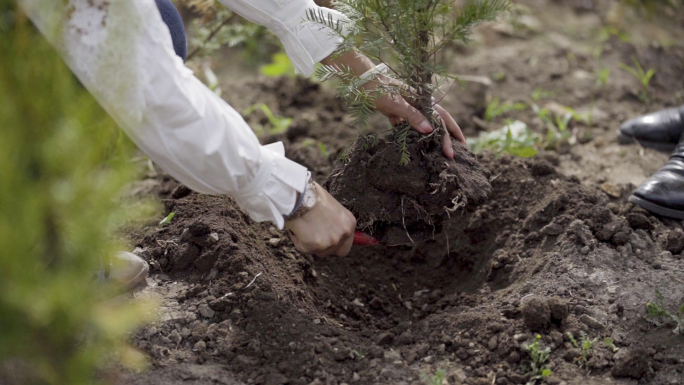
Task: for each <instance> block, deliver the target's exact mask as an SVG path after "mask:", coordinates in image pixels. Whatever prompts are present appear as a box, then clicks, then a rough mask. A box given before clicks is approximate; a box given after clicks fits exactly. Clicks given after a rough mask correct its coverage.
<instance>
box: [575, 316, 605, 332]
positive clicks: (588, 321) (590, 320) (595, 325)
mask: <svg viewBox="0 0 684 385" xmlns="http://www.w3.org/2000/svg"><path fill="white" fill-rule="evenodd" d="M580 321H581V322H582V323H583V324H585V325H587V326H589V327H590V328H592V329H596V330H601V329H603V328H605V327H606V325H604V324H602V323H601V322H600V321H599V320H597V319H596V318H594V317H592V316H590V315H587V314H582V316H581V317H580Z"/></svg>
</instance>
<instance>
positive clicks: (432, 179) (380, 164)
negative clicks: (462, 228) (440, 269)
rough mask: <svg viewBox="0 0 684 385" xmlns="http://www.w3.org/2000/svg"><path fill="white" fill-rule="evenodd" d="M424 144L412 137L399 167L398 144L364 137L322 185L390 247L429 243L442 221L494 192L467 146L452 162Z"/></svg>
mask: <svg viewBox="0 0 684 385" xmlns="http://www.w3.org/2000/svg"><path fill="white" fill-rule="evenodd" d="M374 138H375V140H374ZM421 139H422V138H421V136H420V135H419V134H418V133H411V134H409V136H408V138H407V140H406V145H407V148H408V151H409V152H408V153H409V156H410V161H409V162H408V164H401V162H400V160H401V154H400V149H399V145H398V144H397V143H396V142H395V141H393V140H391V139H389V140H385V139H379V138H377V137H363V138H361V139H359V140H358V141H356V142H355V143H354V145H353V146H352V147H351V148H350V149H348V150H347V152H346V155H347V156H348V158H347V159H343V160H340V161H338V165H337V167H335V168H334V169H333V170H332V173H331V175H330V177H329V178H328V180H327V181H326V183H325V185H324V186H325V187H326V188H327V189H328V191H330V193H331V194H332V195H333V196H334V197H335V198H336V199H337V200H338V201H340V202H342V204H343V205H345V206H346V207H347V208H348V209H349V210H351V212H352V213H353V214H354V215H355V216H356V219H357V227H358V228H359V229H361V230H363V231H365V232H367V233H369V234H371V235H373V236H375V237H376V238H378V239H380V240H381V241H382V242H384V243H386V244H390V245H397V244H403V243H412V242H414V241H416V240H417V239H426V238H431V237H432V236H434V234H435V232H440V231H441V229H442V220H443V218H446V217H450V216H451V215H452V214H453V215H459V214H460V212H461V210H464V209H468V208H472V207H475V206H477V205H478V204H481V203H482V202H484V200H485V199H486V198H487V195H489V192H490V190H491V186H490V185H489V172H488V171H487V170H486V169H485V168H484V167H482V166H481V165H480V164H479V163H478V161H477V159H476V158H475V155H474V154H473V153H472V152H470V150H468V149H467V148H466V147H465V146H463V145H461V144H460V143H455V144H454V154H455V156H454V160H450V159H447V158H446V157H445V156H444V155H443V154H442V150H441V146H440V144H439V143H437V141H434V140H421ZM428 139H430V138H428Z"/></svg>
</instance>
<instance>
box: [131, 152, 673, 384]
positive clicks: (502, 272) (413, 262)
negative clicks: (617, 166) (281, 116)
mask: <svg viewBox="0 0 684 385" xmlns="http://www.w3.org/2000/svg"><path fill="white" fill-rule="evenodd" d="M551 160H552V161H553V157H551ZM480 161H481V163H482V164H483V165H484V167H486V169H487V170H488V171H489V173H491V175H494V176H495V177H494V178H493V181H492V184H491V186H492V191H491V196H490V198H489V199H488V200H487V201H486V202H485V203H484V204H482V205H480V206H478V207H477V208H475V209H474V210H464V211H461V212H459V213H458V215H453V216H452V217H451V218H450V219H449V218H447V220H445V222H444V226H443V227H444V229H443V231H442V232H441V233H438V234H436V235H435V238H434V239H432V240H427V241H425V242H423V243H421V244H420V245H411V246H402V247H386V246H382V245H377V246H367V247H356V248H354V249H353V250H352V252H351V254H350V255H349V256H348V257H345V258H320V259H319V258H315V257H311V256H307V255H303V254H300V253H298V252H297V251H296V250H295V249H294V248H293V246H292V245H291V243H290V241H289V240H288V239H287V237H286V235H284V234H282V233H280V232H278V231H276V230H274V229H273V228H272V227H270V226H268V225H263V224H254V223H251V221H250V220H249V219H248V218H247V216H246V215H244V214H243V213H242V212H240V210H239V209H238V208H237V207H236V205H235V204H234V203H233V202H232V201H231V200H230V199H229V198H222V197H209V196H205V195H200V194H196V193H188V191H187V190H184V189H183V188H182V187H181V188H179V189H177V190H175V192H174V194H172V196H171V197H169V198H168V199H167V200H165V203H166V205H167V209H168V211H174V212H175V213H176V215H175V217H174V222H173V223H172V224H171V225H170V226H167V227H163V228H157V229H156V230H154V231H153V232H151V233H150V234H149V235H148V236H146V237H145V238H144V239H141V240H140V242H139V247H140V249H139V250H138V252H139V253H140V254H141V255H143V256H144V257H146V258H148V259H149V260H150V262H151V264H152V267H153V276H154V277H155V278H156V280H157V282H158V285H159V287H158V288H157V290H160V289H163V290H166V293H167V295H166V297H167V299H169V300H170V303H167V304H166V309H165V313H166V314H167V316H165V317H163V318H162V320H161V321H159V322H157V323H156V324H155V325H153V326H149V327H146V328H144V329H143V330H141V331H140V332H138V333H137V334H136V336H135V337H134V341H135V343H136V345H137V346H138V347H140V348H141V349H143V350H144V351H145V352H147V353H148V354H150V355H151V356H152V357H153V360H154V363H155V369H153V371H152V374H149V377H137V378H138V379H137V380H131V381H133V382H135V381H143V380H142V379H141V378H144V381H145V382H139V383H153V384H154V383H159V382H158V378H161V377H158V378H157V377H155V374H154V373H164V376H165V377H164V378H165V380H164V381H165V382H164V383H206V382H203V381H209V380H212V381H215V382H216V383H227V384H228V383H230V384H232V383H256V384H269V385H270V384H303V385H304V384H326V383H328V384H341V383H356V384H401V383H404V384H409V383H420V382H419V381H420V379H421V376H422V375H433V374H434V373H435V372H436V371H437V370H444V371H445V372H446V373H447V378H448V381H449V383H450V384H491V383H496V384H524V383H525V382H526V381H527V380H528V379H529V378H530V377H531V375H532V374H531V372H530V369H529V365H530V360H531V358H530V355H529V353H528V352H527V350H526V348H525V347H526V346H528V345H529V344H531V343H532V342H533V341H534V336H535V334H536V333H539V334H540V335H541V336H542V337H541V341H540V343H541V344H542V347H548V348H550V350H551V354H550V359H549V362H548V366H549V368H551V369H552V371H553V373H554V374H553V375H552V377H551V378H550V379H549V381H553V382H551V383H556V384H558V383H561V381H567V383H571V384H580V383H581V384H590V383H597V384H598V383H612V382H613V381H614V380H613V379H614V378H621V377H625V376H626V377H631V378H636V379H642V381H643V382H644V383H666V382H657V381H656V380H657V379H659V378H668V379H669V378H680V377H681V372H679V371H678V370H679V369H681V365H682V364H681V362H680V361H679V359H678V358H676V357H677V354H678V353H677V352H678V351H679V349H680V348H679V345H680V344H681V341H679V339H681V337H677V336H674V335H673V334H672V333H671V332H670V331H669V330H668V329H667V328H661V329H656V328H654V327H652V326H651V325H650V324H649V323H648V322H646V321H645V320H643V319H642V315H643V308H644V306H645V304H646V303H647V302H649V301H651V300H653V298H654V293H655V291H654V290H655V288H657V287H659V286H660V287H661V288H662V289H663V291H664V292H667V293H679V295H681V290H677V289H673V288H675V287H676V286H672V285H676V284H674V283H672V282H675V281H672V280H673V279H675V275H676V274H677V272H678V271H680V270H681V269H682V261H681V254H680V253H681V250H682V248H684V244H682V242H679V240H681V239H682V233H681V230H680V228H679V227H680V226H679V225H678V226H673V224H672V223H671V222H667V221H666V222H665V223H664V222H662V221H661V220H659V219H657V218H654V217H652V216H650V215H649V214H648V213H646V212H643V211H641V210H638V209H636V208H635V207H633V206H632V205H630V204H628V203H626V202H624V201H610V199H609V197H608V196H607V195H605V194H604V193H602V192H600V191H598V190H594V189H588V188H586V187H583V186H582V185H581V184H580V183H579V181H578V180H577V179H576V178H568V177H565V176H563V175H561V174H559V173H557V172H556V170H555V168H554V166H553V164H552V163H551V162H549V161H548V160H547V159H545V158H544V157H538V158H535V159H532V160H523V159H517V158H510V157H502V158H492V157H481V158H480ZM675 299H676V300H678V299H679V298H673V297H671V294H670V295H669V296H666V301H668V303H669V301H674V300H675ZM169 314H170V315H169ZM583 333H585V334H583ZM582 335H586V336H587V337H586V338H587V339H588V340H591V341H593V340H594V339H597V340H596V341H603V339H604V338H605V337H609V338H611V339H612V340H613V341H614V344H615V347H616V348H617V349H619V350H617V351H615V350H614V349H613V348H611V347H608V346H604V345H603V344H602V343H599V342H596V343H594V344H593V345H592V347H591V348H590V349H589V350H588V351H586V352H583V351H581V350H580V349H578V348H577V347H575V346H574V344H573V342H572V339H571V337H570V336H573V337H572V338H574V339H575V340H577V341H581V338H583V337H581V336H582ZM199 364H201V365H200V366H198V365H199ZM198 368H201V370H199V369H198ZM174 373H175V374H174ZM589 373H590V375H589ZM174 375H175V377H174ZM677 376H680V377H677ZM171 377H173V378H175V379H176V382H173V381H170V380H169V378H171ZM155 381H157V382H155ZM159 381H161V380H159ZM192 381H196V382H192ZM222 381H223V382H222Z"/></svg>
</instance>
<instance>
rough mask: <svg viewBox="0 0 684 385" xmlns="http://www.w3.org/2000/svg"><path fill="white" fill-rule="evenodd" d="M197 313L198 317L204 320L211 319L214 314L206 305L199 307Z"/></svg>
mask: <svg viewBox="0 0 684 385" xmlns="http://www.w3.org/2000/svg"><path fill="white" fill-rule="evenodd" d="M197 311H199V313H200V315H201V316H202V317H204V318H212V317H213V316H214V314H215V312H214V311H213V310H211V309H210V308H209V305H207V304H206V303H203V304H201V305H199V307H198V308H197Z"/></svg>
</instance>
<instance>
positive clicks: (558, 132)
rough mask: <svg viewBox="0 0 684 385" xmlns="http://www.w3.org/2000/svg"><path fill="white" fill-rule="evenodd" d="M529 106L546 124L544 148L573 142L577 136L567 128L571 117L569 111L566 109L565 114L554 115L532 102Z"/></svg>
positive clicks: (571, 114)
mask: <svg viewBox="0 0 684 385" xmlns="http://www.w3.org/2000/svg"><path fill="white" fill-rule="evenodd" d="M531 106H532V110H533V111H534V112H535V113H536V114H537V117H538V118H539V119H541V121H542V122H544V123H545V124H546V128H547V133H546V139H545V140H544V143H543V147H544V148H546V149H553V148H557V147H558V146H559V145H560V144H561V143H563V142H567V143H569V144H575V142H576V141H577V138H576V137H575V135H574V134H573V133H572V132H571V131H570V130H569V129H568V125H569V124H570V120H572V118H573V113H572V112H571V111H568V113H567V114H565V115H564V116H562V117H561V116H554V115H553V114H552V113H551V112H550V111H549V110H548V109H547V108H540V107H539V106H538V105H536V104H535V103H532V104H531Z"/></svg>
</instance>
